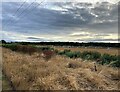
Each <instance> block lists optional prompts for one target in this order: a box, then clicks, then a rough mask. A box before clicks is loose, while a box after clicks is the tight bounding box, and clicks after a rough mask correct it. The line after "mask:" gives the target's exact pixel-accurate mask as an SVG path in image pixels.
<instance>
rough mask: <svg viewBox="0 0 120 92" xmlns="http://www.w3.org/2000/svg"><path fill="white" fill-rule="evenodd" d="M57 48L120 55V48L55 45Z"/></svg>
mask: <svg viewBox="0 0 120 92" xmlns="http://www.w3.org/2000/svg"><path fill="white" fill-rule="evenodd" d="M54 48H55V49H57V50H61V51H62V50H64V49H70V50H72V51H81V52H83V51H98V52H100V53H101V54H104V53H107V54H111V55H118V51H119V50H120V49H118V48H110V49H108V48H93V47H79V48H76V47H71V48H67V47H66V48H63V47H57V46H56V47H54Z"/></svg>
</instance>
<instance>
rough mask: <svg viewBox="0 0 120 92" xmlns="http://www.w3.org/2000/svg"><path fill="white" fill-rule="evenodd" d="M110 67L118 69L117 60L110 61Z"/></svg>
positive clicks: (118, 63)
mask: <svg viewBox="0 0 120 92" xmlns="http://www.w3.org/2000/svg"><path fill="white" fill-rule="evenodd" d="M110 66H112V67H120V61H119V60H116V61H112V62H111V63H110Z"/></svg>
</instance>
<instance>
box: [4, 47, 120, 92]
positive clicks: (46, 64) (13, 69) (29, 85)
mask: <svg viewBox="0 0 120 92" xmlns="http://www.w3.org/2000/svg"><path fill="white" fill-rule="evenodd" d="M96 67H97V71H95V70H94V63H93V62H91V61H87V60H84V61H83V60H82V59H80V58H78V59H70V58H67V57H64V56H59V55H54V56H52V58H51V59H49V60H48V61H46V60H45V59H44V58H43V57H42V56H41V53H38V52H35V53H33V54H31V55H29V54H23V53H21V52H15V51H11V50H10V49H5V48H3V70H4V72H5V73H6V75H7V77H8V78H9V79H10V80H11V82H12V84H13V86H14V88H15V89H16V90H118V85H119V84H120V82H119V77H120V75H119V73H118V70H119V68H113V67H108V66H102V65H98V64H97V65H96ZM3 90H5V89H3Z"/></svg>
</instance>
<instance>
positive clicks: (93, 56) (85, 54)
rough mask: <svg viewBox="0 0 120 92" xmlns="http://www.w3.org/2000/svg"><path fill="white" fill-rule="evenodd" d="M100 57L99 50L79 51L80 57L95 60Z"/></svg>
mask: <svg viewBox="0 0 120 92" xmlns="http://www.w3.org/2000/svg"><path fill="white" fill-rule="evenodd" d="M100 57H101V54H100V53H99V52H91V51H84V52H82V53H81V58H82V59H87V60H97V59H99V58H100Z"/></svg>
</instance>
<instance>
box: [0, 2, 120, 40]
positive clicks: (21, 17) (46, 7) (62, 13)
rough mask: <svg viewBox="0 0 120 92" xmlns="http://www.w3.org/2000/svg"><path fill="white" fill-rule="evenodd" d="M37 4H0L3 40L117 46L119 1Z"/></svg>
mask: <svg viewBox="0 0 120 92" xmlns="http://www.w3.org/2000/svg"><path fill="white" fill-rule="evenodd" d="M24 1H25V0H23V2H24ZM33 1H34V0H33ZM40 1H42V0H39V1H37V2H34V3H33V2H29V0H28V1H27V2H24V3H23V2H2V16H0V20H2V31H0V33H1V34H2V37H3V39H5V40H7V41H37V42H38V41H75V42H92V41H96V42H117V40H118V3H117V2H118V1H119V0H101V1H100V2H99V0H84V1H85V2H47V0H46V2H43V3H42V4H41V2H40ZM69 1H70V0H69ZM79 1H80V0H79ZM91 1H94V2H91ZM102 1H103V2H102ZM105 1H108V2H105ZM20 7H21V8H20Z"/></svg>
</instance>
